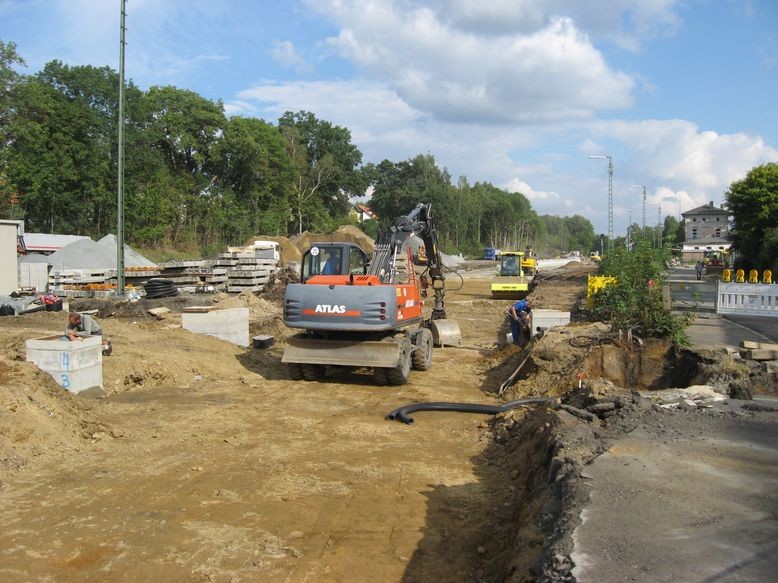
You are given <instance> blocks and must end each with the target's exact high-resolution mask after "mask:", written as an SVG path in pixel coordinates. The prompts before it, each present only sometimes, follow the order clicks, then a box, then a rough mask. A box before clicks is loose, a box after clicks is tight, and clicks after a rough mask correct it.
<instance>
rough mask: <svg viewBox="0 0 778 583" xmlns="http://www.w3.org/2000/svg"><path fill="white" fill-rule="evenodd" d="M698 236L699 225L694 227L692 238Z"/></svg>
mask: <svg viewBox="0 0 778 583" xmlns="http://www.w3.org/2000/svg"><path fill="white" fill-rule="evenodd" d="M696 238H697V227H695V228H693V229H692V239H696Z"/></svg>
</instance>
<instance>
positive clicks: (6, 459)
mask: <svg viewBox="0 0 778 583" xmlns="http://www.w3.org/2000/svg"><path fill="white" fill-rule="evenodd" d="M24 353H25V348H24V342H23V341H22V340H19V339H14V340H13V341H12V342H11V343H10V345H9V346H8V347H7V348H6V350H5V352H4V353H3V354H0V481H2V476H3V474H4V473H5V472H8V471H15V470H21V469H24V468H25V467H26V466H27V465H28V463H30V462H31V461H32V460H33V459H38V460H42V459H49V458H51V457H57V458H59V457H61V456H63V455H66V454H67V453H68V452H71V451H73V450H74V449H77V448H78V447H79V446H80V445H81V444H82V443H83V440H84V439H91V437H92V435H93V434H94V433H96V432H97V431H103V432H105V431H109V429H107V428H106V427H105V426H103V425H102V424H100V423H98V422H97V421H96V420H95V418H94V416H93V415H92V413H91V412H90V408H91V405H90V403H89V402H88V401H85V400H84V399H80V398H78V397H76V396H75V395H73V394H71V393H68V392H67V391H65V390H63V389H62V388H61V387H59V386H58V385H57V384H56V383H55V382H54V379H52V378H51V377H50V376H49V375H48V374H47V373H45V372H43V371H40V370H38V368H37V367H36V366H35V365H33V364H32V363H30V362H24V361H23V358H24V357H23V356H22V355H23V354H24Z"/></svg>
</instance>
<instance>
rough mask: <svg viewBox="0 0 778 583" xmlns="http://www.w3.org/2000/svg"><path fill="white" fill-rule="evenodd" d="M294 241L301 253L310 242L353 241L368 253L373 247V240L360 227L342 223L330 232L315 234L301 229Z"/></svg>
mask: <svg viewBox="0 0 778 583" xmlns="http://www.w3.org/2000/svg"><path fill="white" fill-rule="evenodd" d="M292 240H293V241H294V243H295V244H296V245H297V248H298V249H299V250H300V252H301V253H305V252H306V251H307V250H308V249H310V248H311V244H312V243H323V242H338V243H355V244H356V245H359V246H360V247H361V248H362V250H363V251H364V252H365V253H367V254H368V255H370V254H371V253H372V252H373V250H374V249H375V241H374V240H373V239H371V238H370V237H368V236H367V235H366V234H365V233H364V232H363V231H362V230H361V229H359V228H358V227H354V226H353V225H344V226H342V227H338V228H337V229H336V230H335V231H333V232H332V233H327V234H317V233H309V232H308V231H303V232H302V233H301V234H299V235H297V236H295V237H294V238H293V239H292Z"/></svg>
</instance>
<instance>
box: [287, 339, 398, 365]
mask: <svg viewBox="0 0 778 583" xmlns="http://www.w3.org/2000/svg"><path fill="white" fill-rule="evenodd" d="M281 362H294V363H299V364H325V365H327V364H329V365H335V366H356V367H363V366H365V367H367V366H372V367H376V368H393V367H395V366H397V365H398V363H399V362H400V345H399V344H398V343H396V342H380V341H375V340H325V339H318V338H306V337H304V336H292V337H290V338H287V339H286V349H285V350H284V355H283V356H282V357H281Z"/></svg>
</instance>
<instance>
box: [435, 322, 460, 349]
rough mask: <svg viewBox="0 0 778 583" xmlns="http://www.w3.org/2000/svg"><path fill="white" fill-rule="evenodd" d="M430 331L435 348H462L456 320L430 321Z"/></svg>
mask: <svg viewBox="0 0 778 583" xmlns="http://www.w3.org/2000/svg"><path fill="white" fill-rule="evenodd" d="M430 330H431V331H432V343H433V344H434V345H435V346H462V331H461V330H460V329H459V324H457V322H456V320H432V321H430Z"/></svg>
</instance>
